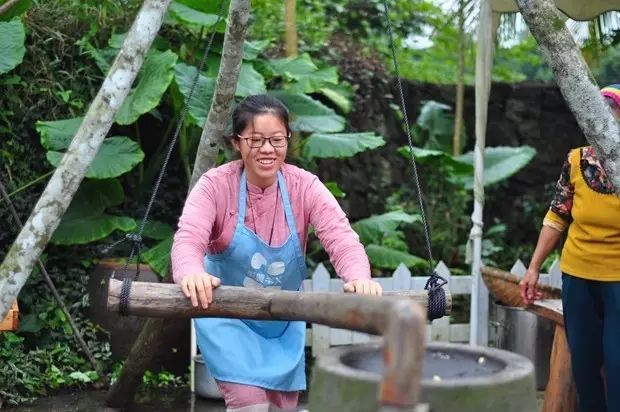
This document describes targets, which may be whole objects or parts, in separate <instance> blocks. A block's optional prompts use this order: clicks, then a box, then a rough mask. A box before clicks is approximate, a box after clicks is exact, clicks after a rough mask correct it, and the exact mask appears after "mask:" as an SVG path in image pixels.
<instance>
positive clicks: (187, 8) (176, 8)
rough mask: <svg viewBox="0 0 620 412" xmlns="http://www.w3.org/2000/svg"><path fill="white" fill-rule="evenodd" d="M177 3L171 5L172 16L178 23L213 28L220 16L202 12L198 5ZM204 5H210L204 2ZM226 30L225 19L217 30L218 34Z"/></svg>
mask: <svg viewBox="0 0 620 412" xmlns="http://www.w3.org/2000/svg"><path fill="white" fill-rule="evenodd" d="M183 3H190V2H180V1H175V2H173V3H172V4H171V5H170V9H169V12H170V16H172V17H173V18H175V19H176V20H177V21H178V22H180V23H182V24H185V25H188V26H190V27H191V26H198V27H206V28H211V27H213V25H214V24H215V23H216V22H217V19H218V16H217V14H214V13H208V12H203V11H201V7H200V6H199V5H198V4H192V5H187V4H183ZM203 3H208V2H205V1H203ZM225 28H226V19H225V18H223V19H222V20H221V22H220V24H218V25H217V27H216V28H215V29H216V30H217V31H218V32H223V31H224V29H225Z"/></svg>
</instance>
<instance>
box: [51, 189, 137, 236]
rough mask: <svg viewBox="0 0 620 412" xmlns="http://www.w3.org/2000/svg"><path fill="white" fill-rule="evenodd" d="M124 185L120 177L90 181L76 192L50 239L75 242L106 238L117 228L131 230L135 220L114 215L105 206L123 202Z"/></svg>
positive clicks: (133, 227)
mask: <svg viewBox="0 0 620 412" xmlns="http://www.w3.org/2000/svg"><path fill="white" fill-rule="evenodd" d="M123 199H124V193H123V188H122V186H121V184H120V183H119V182H118V180H115V179H108V180H90V181H86V182H84V183H83V184H82V185H81V186H80V189H79V190H78V192H77V193H76V195H75V197H74V198H73V201H72V202H71V205H70V206H69V209H67V212H66V213H65V215H64V217H63V219H62V221H61V222H60V225H59V226H58V229H56V231H55V232H54V235H53V236H52V239H51V240H50V242H52V243H55V244H59V245H76V244H84V243H90V242H94V241H96V240H100V239H104V238H106V237H107V236H109V235H110V234H111V233H112V232H114V231H115V230H121V231H124V232H129V231H131V230H134V229H135V228H136V222H135V221H134V220H133V219H132V218H129V217H122V216H113V215H109V214H107V213H105V212H104V211H105V209H106V208H108V207H110V206H116V205H118V204H120V203H122V201H123Z"/></svg>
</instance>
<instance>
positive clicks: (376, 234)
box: [353, 210, 428, 269]
mask: <svg viewBox="0 0 620 412" xmlns="http://www.w3.org/2000/svg"><path fill="white" fill-rule="evenodd" d="M419 222H421V217H420V215H418V214H414V215H411V214H408V213H405V212H403V211H401V210H394V211H391V212H387V213H384V214H382V215H373V216H370V217H368V218H366V219H361V220H358V221H357V222H355V223H354V224H353V229H354V230H355V231H356V232H357V234H358V235H359V237H360V242H362V244H364V246H365V249H366V254H367V255H368V258H369V260H370V263H371V264H372V266H373V267H375V268H380V269H396V268H397V267H398V265H399V264H400V263H404V264H405V265H406V266H408V267H425V266H428V264H427V262H426V261H425V260H424V259H421V258H419V257H417V256H414V255H411V254H410V253H409V247H408V246H407V243H406V241H405V235H404V233H403V231H402V230H401V229H400V227H401V226H406V225H412V224H414V223H419Z"/></svg>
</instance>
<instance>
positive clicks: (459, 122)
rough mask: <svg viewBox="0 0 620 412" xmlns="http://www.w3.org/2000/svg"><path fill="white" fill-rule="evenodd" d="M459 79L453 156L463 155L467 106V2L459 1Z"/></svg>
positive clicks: (457, 82)
mask: <svg viewBox="0 0 620 412" xmlns="http://www.w3.org/2000/svg"><path fill="white" fill-rule="evenodd" d="M458 25H459V31H458V46H457V48H458V59H459V60H458V75H457V76H458V78H457V80H456V108H455V113H454V136H453V137H452V154H453V155H454V156H458V155H460V154H461V131H462V129H463V105H464V104H465V0H459V15H458Z"/></svg>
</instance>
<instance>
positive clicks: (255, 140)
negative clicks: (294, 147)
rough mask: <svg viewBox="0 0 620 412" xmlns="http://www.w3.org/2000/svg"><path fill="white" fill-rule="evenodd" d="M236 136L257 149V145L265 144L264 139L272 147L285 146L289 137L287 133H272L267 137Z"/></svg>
mask: <svg viewBox="0 0 620 412" xmlns="http://www.w3.org/2000/svg"><path fill="white" fill-rule="evenodd" d="M237 137H238V138H239V139H243V140H245V141H246V143H247V144H248V146H250V147H251V148H253V149H258V148H259V147H263V145H264V144H265V141H268V142H269V144H270V145H271V146H272V147H277V148H279V147H285V146H286V145H288V141H289V139H290V137H289V136H287V135H284V134H282V135H280V134H278V135H273V136H269V137H263V136H250V137H243V136H241V135H237Z"/></svg>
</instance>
